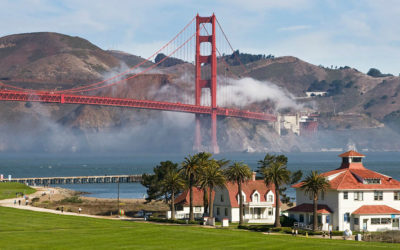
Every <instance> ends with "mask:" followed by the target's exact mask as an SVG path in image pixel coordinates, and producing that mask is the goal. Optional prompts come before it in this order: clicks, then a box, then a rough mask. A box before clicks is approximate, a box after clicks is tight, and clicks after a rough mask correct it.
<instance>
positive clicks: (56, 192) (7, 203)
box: [0, 187, 140, 220]
mask: <svg viewBox="0 0 400 250" xmlns="http://www.w3.org/2000/svg"><path fill="white" fill-rule="evenodd" d="M34 188H35V189H36V190H37V192H35V193H33V194H30V195H26V196H27V197H29V200H30V201H31V200H32V199H33V198H35V197H40V196H42V195H44V194H45V195H49V194H50V195H52V196H57V195H61V193H62V192H63V191H62V189H58V188H51V187H49V188H43V187H34ZM18 200H20V201H21V205H19V203H18ZM15 201H16V203H15V204H14V202H15ZM0 206H2V207H12V208H18V209H24V210H31V211H37V212H45V213H52V214H64V215H74V216H83V217H91V218H101V219H110V220H138V219H131V218H127V217H110V216H98V215H90V214H84V213H81V214H79V213H74V212H67V211H64V212H61V211H60V210H53V209H47V208H40V207H34V206H30V205H25V199H24V198H12V199H5V200H0ZM139 220H140V219H139Z"/></svg>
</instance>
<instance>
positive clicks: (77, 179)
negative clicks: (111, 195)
mask: <svg viewBox="0 0 400 250" xmlns="http://www.w3.org/2000/svg"><path fill="white" fill-rule="evenodd" d="M141 180H142V175H103V176H66V177H33V178H12V179H11V182H19V183H24V184H27V185H31V186H33V185H54V184H91V183H117V182H120V183H130V182H140V181H141ZM3 181H4V182H10V181H9V180H8V179H5V180H3Z"/></svg>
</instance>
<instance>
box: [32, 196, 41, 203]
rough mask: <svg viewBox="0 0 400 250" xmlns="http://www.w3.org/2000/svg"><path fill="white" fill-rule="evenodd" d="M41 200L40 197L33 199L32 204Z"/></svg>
mask: <svg viewBox="0 0 400 250" xmlns="http://www.w3.org/2000/svg"><path fill="white" fill-rule="evenodd" d="M39 200H40V199H39V197H35V198H33V199H32V203H34V202H38V201H39Z"/></svg>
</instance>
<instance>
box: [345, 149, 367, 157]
mask: <svg viewBox="0 0 400 250" xmlns="http://www.w3.org/2000/svg"><path fill="white" fill-rule="evenodd" d="M339 157H365V155H363V154H360V153H358V152H356V151H354V150H350V151H347V152H346V153H343V154H341V155H339Z"/></svg>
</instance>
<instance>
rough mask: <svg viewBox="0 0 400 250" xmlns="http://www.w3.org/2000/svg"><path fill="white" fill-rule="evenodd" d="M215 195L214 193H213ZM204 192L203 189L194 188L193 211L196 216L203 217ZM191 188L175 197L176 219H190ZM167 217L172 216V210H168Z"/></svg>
mask: <svg viewBox="0 0 400 250" xmlns="http://www.w3.org/2000/svg"><path fill="white" fill-rule="evenodd" d="M213 195H214V193H213ZM203 197H204V192H203V190H202V189H200V188H197V187H194V188H193V213H194V217H195V218H201V217H203V213H204V205H203ZM189 201H190V197H189V189H187V190H185V191H183V192H182V193H181V194H180V195H179V196H178V197H176V199H175V218H176V219H189V211H190V207H189V203H190V202H189ZM167 218H168V219H170V218H171V211H168V212H167Z"/></svg>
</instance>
